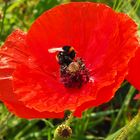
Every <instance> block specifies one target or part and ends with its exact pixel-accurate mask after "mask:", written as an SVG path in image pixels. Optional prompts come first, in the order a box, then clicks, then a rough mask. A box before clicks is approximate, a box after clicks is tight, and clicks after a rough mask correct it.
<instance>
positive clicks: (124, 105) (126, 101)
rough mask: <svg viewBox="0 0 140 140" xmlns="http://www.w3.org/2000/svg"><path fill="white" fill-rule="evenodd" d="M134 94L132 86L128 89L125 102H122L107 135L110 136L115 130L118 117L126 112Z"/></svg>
mask: <svg viewBox="0 0 140 140" xmlns="http://www.w3.org/2000/svg"><path fill="white" fill-rule="evenodd" d="M134 92H135V88H134V87H133V86H131V87H130V89H129V91H128V94H127V96H126V97H125V100H124V102H123V105H122V107H121V109H120V111H119V113H118V115H117V117H116V119H115V120H114V122H113V124H112V127H111V129H110V132H109V134H111V133H112V132H114V130H115V129H116V126H117V124H118V123H119V120H120V117H121V116H122V114H123V113H124V112H126V111H127V109H128V106H129V103H130V100H131V98H132V96H133V95H134Z"/></svg>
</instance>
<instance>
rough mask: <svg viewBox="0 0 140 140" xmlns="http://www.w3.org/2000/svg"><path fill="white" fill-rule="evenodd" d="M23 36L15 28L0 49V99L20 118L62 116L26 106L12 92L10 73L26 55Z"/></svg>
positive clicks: (23, 60)
mask: <svg viewBox="0 0 140 140" xmlns="http://www.w3.org/2000/svg"><path fill="white" fill-rule="evenodd" d="M25 37H26V34H25V33H23V32H22V31H20V30H16V31H14V32H13V33H12V34H11V35H10V36H9V37H8V38H7V40H6V42H5V44H4V45H3V46H2V48H1V49H0V99H1V100H2V101H3V102H4V103H5V104H6V106H7V107H8V109H9V110H10V111H11V112H13V113H14V114H16V115H18V116H20V117H22V118H27V119H32V118H52V117H53V118H62V117H63V116H64V113H63V112H62V113H61V112H60V113H55V112H48V111H45V112H39V111H36V110H34V109H30V108H27V107H26V106H25V105H24V104H23V103H22V102H20V101H19V100H18V99H17V98H16V96H15V94H14V93H13V86H12V85H13V84H12V80H13V79H12V73H13V72H14V70H15V69H16V67H17V65H18V64H19V63H20V64H21V63H23V62H24V63H26V61H25V60H26V59H27V58H26V57H25V56H28V51H27V49H26V45H25Z"/></svg>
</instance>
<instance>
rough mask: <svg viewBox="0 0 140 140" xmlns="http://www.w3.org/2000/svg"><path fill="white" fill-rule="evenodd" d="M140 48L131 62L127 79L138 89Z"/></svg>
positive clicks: (139, 84)
mask: <svg viewBox="0 0 140 140" xmlns="http://www.w3.org/2000/svg"><path fill="white" fill-rule="evenodd" d="M139 47H140V46H139ZM139 72H140V48H139V49H138V50H137V52H136V55H135V57H134V58H133V59H132V60H131V61H130V63H129V71H128V75H127V76H126V79H127V80H128V81H129V82H130V83H131V84H132V85H133V86H134V87H135V88H136V89H138V90H140V74H139Z"/></svg>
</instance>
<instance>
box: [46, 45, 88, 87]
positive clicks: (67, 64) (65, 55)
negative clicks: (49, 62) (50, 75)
mask: <svg viewBox="0 0 140 140" xmlns="http://www.w3.org/2000/svg"><path fill="white" fill-rule="evenodd" d="M48 51H49V52H50V53H53V52H58V53H57V56H56V59H57V61H58V63H59V65H60V81H61V82H62V83H63V84H64V86H65V87H67V88H81V87H82V85H83V84H85V83H87V82H88V81H89V76H90V75H89V70H88V69H87V68H86V66H85V63H84V60H83V59H82V58H81V57H76V52H75V50H74V48H73V47H71V46H63V47H62V48H52V49H49V50H48Z"/></svg>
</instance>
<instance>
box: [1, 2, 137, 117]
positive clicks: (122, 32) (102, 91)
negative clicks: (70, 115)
mask: <svg viewBox="0 0 140 140" xmlns="http://www.w3.org/2000/svg"><path fill="white" fill-rule="evenodd" d="M136 31H137V26H136V24H135V22H134V21H133V20H132V19H131V18H129V17H128V16H127V15H125V14H122V13H116V12H115V11H113V10H112V9H111V8H110V7H108V6H106V5H104V4H97V3H89V2H80V3H69V4H65V5H60V6H57V7H55V8H53V9H51V10H49V11H47V12H45V13H44V14H42V15H41V16H40V17H39V18H38V19H37V20H36V21H35V22H34V23H33V25H32V26H31V28H30V30H29V31H28V33H27V34H25V33H23V32H22V31H19V30H16V31H15V32H13V33H12V34H11V35H10V36H9V37H8V38H7V40H6V42H5V44H4V45H3V46H2V48H1V50H0V54H1V56H0V57H1V59H0V71H1V75H0V84H1V85H0V89H1V90H0V98H1V100H2V101H3V102H4V103H6V105H7V106H8V108H10V109H11V111H13V112H14V113H15V114H17V115H19V116H20V117H24V118H38V117H39V118H58V117H63V114H64V112H65V111H66V110H70V111H73V112H74V115H75V116H80V115H81V113H82V111H84V110H85V109H87V108H89V107H93V106H98V105H100V104H102V103H105V102H107V101H109V100H110V99H111V98H112V97H113V96H114V94H115V91H116V90H117V89H118V88H119V86H120V84H121V83H122V81H123V80H124V78H125V76H126V74H127V71H128V63H129V61H130V60H131V58H132V57H133V56H134V53H135V50H136V48H137V46H138V40H137V37H136ZM56 50H57V51H56ZM54 51H56V52H55V53H52V52H54ZM56 56H57V60H56V58H55V57H56Z"/></svg>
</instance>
